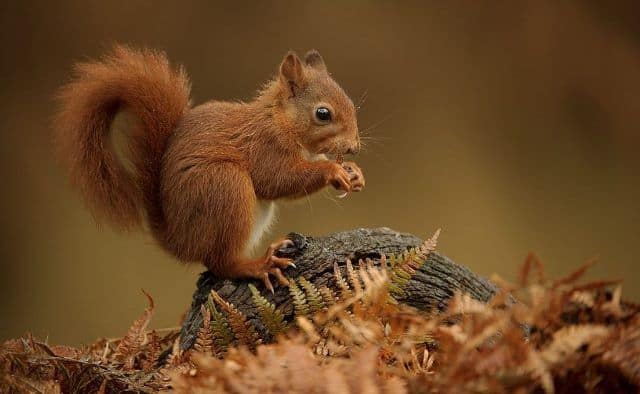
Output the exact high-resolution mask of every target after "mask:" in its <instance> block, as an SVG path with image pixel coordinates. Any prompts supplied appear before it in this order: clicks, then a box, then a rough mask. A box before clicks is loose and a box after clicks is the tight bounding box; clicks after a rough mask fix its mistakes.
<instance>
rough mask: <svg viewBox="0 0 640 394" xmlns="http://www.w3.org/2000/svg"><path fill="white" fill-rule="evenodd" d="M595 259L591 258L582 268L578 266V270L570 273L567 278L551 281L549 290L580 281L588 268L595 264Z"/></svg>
mask: <svg viewBox="0 0 640 394" xmlns="http://www.w3.org/2000/svg"><path fill="white" fill-rule="evenodd" d="M596 261H597V260H596V259H595V258H592V259H589V260H587V261H586V262H585V263H584V264H583V265H582V266H580V268H578V269H577V270H575V271H573V272H572V273H570V274H569V275H567V276H564V277H562V278H560V279H556V280H554V281H553V283H552V285H551V288H553V289H557V288H558V287H560V286H562V285H568V284H573V283H575V282H576V281H577V280H578V279H580V278H581V277H582V276H583V275H584V274H585V273H586V272H587V270H588V269H589V268H591V267H592V266H593V265H594V264H595V263H596Z"/></svg>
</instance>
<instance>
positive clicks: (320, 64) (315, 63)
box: [304, 49, 327, 71]
mask: <svg viewBox="0 0 640 394" xmlns="http://www.w3.org/2000/svg"><path fill="white" fill-rule="evenodd" d="M304 62H305V64H306V65H307V66H309V67H313V68H315V69H316V70H321V71H327V66H325V65H324V59H322V56H320V52H318V51H316V50H315V49H312V50H310V51H309V52H307V54H306V55H304Z"/></svg>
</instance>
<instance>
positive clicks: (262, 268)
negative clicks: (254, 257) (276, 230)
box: [256, 239, 297, 293]
mask: <svg viewBox="0 0 640 394" xmlns="http://www.w3.org/2000/svg"><path fill="white" fill-rule="evenodd" d="M292 245H294V243H293V241H291V240H290V239H282V240H280V241H276V242H274V243H272V244H271V245H269V247H268V248H267V252H266V253H265V255H264V259H261V260H258V265H259V267H258V275H256V276H257V277H258V278H260V279H262V282H263V283H264V286H265V287H266V288H267V290H269V291H270V292H271V293H274V292H275V290H274V288H273V283H271V279H270V278H269V275H273V276H274V277H275V278H276V279H277V280H278V283H279V284H280V285H282V286H289V280H288V279H287V277H286V276H284V274H283V273H282V270H284V269H286V268H288V267H293V268H297V267H296V265H295V264H294V263H293V260H291V259H290V258H287V257H278V256H275V255H274V253H275V251H276V250H278V249H280V248H283V247H287V246H292Z"/></svg>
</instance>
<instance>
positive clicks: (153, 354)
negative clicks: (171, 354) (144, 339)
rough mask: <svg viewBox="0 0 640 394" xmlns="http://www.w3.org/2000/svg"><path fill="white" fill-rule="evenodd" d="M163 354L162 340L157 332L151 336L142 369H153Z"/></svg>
mask: <svg viewBox="0 0 640 394" xmlns="http://www.w3.org/2000/svg"><path fill="white" fill-rule="evenodd" d="M161 352H162V339H161V338H160V335H158V333H157V332H156V331H155V330H152V331H151V333H150V334H149V341H148V343H147V346H145V352H144V359H143V360H142V362H141V364H142V369H144V370H146V371H149V370H151V369H153V368H154V367H155V365H156V363H157V362H158V357H160V353H161Z"/></svg>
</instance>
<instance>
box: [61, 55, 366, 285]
mask: <svg viewBox="0 0 640 394" xmlns="http://www.w3.org/2000/svg"><path fill="white" fill-rule="evenodd" d="M75 71H76V73H75V76H74V78H73V79H72V80H71V81H70V82H69V83H68V84H66V85H65V86H63V87H62V88H61V90H60V93H59V96H58V99H59V104H60V109H59V111H58V112H57V114H56V117H55V137H56V138H55V142H56V147H57V151H58V153H59V155H60V157H61V159H62V160H63V161H64V162H66V165H67V167H68V170H69V174H70V178H71V180H72V183H73V184H74V185H75V186H76V187H78V188H79V190H80V192H81V194H82V196H83V197H84V200H85V202H86V204H87V205H88V207H89V209H90V210H91V211H92V212H93V213H94V215H96V216H98V217H103V218H106V219H107V220H108V221H109V222H111V223H112V224H114V225H115V226H116V227H119V228H132V227H137V226H139V225H141V224H142V223H143V221H144V220H143V219H146V223H147V224H148V227H149V229H150V231H151V233H152V234H153V236H154V237H155V238H156V239H157V241H158V243H159V244H160V245H161V246H162V247H163V248H164V249H166V250H167V251H168V252H170V253H171V254H173V255H174V256H175V257H177V258H178V259H180V260H182V261H184V262H202V263H203V264H204V265H205V266H206V267H207V268H208V269H209V270H210V271H211V272H212V273H213V274H215V275H217V276H219V277H223V278H257V279H260V280H262V281H263V282H264V284H265V286H266V287H267V288H268V289H269V290H271V291H272V292H273V285H272V283H271V281H270V279H269V275H273V276H274V277H275V278H276V279H277V280H278V282H279V283H280V284H282V285H288V281H287V279H286V277H285V276H284V275H283V273H282V271H281V270H282V269H284V268H286V267H289V266H293V262H292V261H291V260H290V259H287V258H281V257H277V256H275V255H274V252H275V251H276V250H277V249H278V248H280V247H283V246H286V245H290V244H291V241H290V240H287V239H283V240H280V241H277V242H274V243H272V244H271V246H269V248H268V249H267V251H266V253H265V254H264V255H263V256H260V257H258V258H250V257H249V256H248V252H249V250H250V249H251V248H252V247H253V246H254V245H255V244H256V243H257V242H258V241H259V240H260V238H261V236H262V234H263V233H264V231H265V230H266V229H267V227H268V226H269V224H270V222H271V221H272V219H273V215H274V201H276V200H279V199H292V198H299V197H303V196H305V195H307V194H310V193H314V192H316V191H318V190H320V189H322V188H323V187H325V186H327V185H332V186H334V187H335V188H336V189H339V190H342V191H343V192H345V193H346V192H357V191H360V190H362V188H363V187H364V184H365V181H364V176H363V174H362V171H361V170H360V168H359V167H358V166H357V165H356V164H355V163H352V162H345V163H342V162H341V160H339V161H333V160H329V159H328V158H327V156H326V155H327V154H329V155H337V156H338V157H342V155H343V154H355V153H356V152H357V151H358V150H359V148H360V138H359V135H358V125H357V120H356V111H355V107H354V105H353V102H352V101H351V99H349V97H348V96H347V94H346V93H345V92H344V91H343V89H342V88H341V87H340V86H339V85H338V84H337V83H336V82H335V81H334V80H333V78H332V77H331V75H330V74H329V72H328V71H327V68H326V66H325V63H324V61H323V59H322V57H321V56H320V54H319V53H318V52H317V51H315V50H312V51H309V52H308V53H307V54H306V55H305V56H304V59H300V58H299V57H298V56H297V55H296V54H295V53H294V52H289V53H288V54H287V55H286V56H285V57H284V59H283V60H282V62H281V64H280V67H279V69H278V72H277V75H276V76H275V78H273V79H272V80H270V81H269V82H267V83H266V84H264V86H263V87H262V89H261V90H259V91H258V93H257V95H256V97H255V98H253V99H252V100H251V101H249V102H227V101H209V102H206V103H204V104H201V105H198V106H192V105H191V102H190V98H189V96H190V82H189V78H188V77H187V75H186V73H185V71H184V69H183V68H182V67H178V68H174V67H172V66H171V65H170V64H169V61H168V60H167V57H166V55H165V54H164V53H162V52H158V51H152V50H148V49H145V50H136V49H132V48H130V47H126V46H116V47H115V48H114V49H113V51H112V52H111V53H109V54H108V55H106V56H104V57H103V58H102V59H100V60H97V61H90V62H85V63H80V64H77V65H76V66H75ZM119 111H126V112H128V113H131V114H133V115H134V117H135V119H136V124H135V127H134V130H132V131H131V133H130V135H129V136H128V149H129V154H130V161H131V164H132V165H133V169H132V170H129V169H127V167H126V166H125V165H123V163H121V162H120V160H119V158H118V156H117V154H116V151H115V150H114V148H113V144H112V140H111V130H110V129H111V124H112V121H113V119H114V117H115V115H116V114H117V113H118V112H119Z"/></svg>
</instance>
